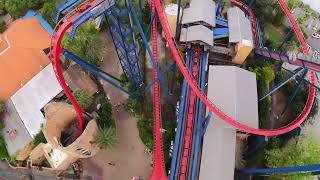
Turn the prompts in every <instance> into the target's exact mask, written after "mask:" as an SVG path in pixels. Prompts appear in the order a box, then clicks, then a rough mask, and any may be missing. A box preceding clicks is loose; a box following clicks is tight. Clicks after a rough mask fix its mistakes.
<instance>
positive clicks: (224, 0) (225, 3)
mask: <svg viewBox="0 0 320 180" xmlns="http://www.w3.org/2000/svg"><path fill="white" fill-rule="evenodd" d="M222 4H223V6H227V7H230V6H231V2H230V0H223V1H222Z"/></svg>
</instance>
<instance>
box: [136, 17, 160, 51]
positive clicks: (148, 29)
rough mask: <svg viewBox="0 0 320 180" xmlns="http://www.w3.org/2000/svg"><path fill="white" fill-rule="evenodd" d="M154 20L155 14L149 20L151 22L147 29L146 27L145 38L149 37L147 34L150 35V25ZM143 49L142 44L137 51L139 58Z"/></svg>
mask: <svg viewBox="0 0 320 180" xmlns="http://www.w3.org/2000/svg"><path fill="white" fill-rule="evenodd" d="M156 18H157V13H155V14H154V15H153V16H152V18H151V22H150V24H149V25H148V27H147V32H146V37H148V36H149V34H150V29H151V25H152V23H153V21H154V20H155V19H156ZM143 48H144V44H142V45H141V47H140V49H139V51H138V55H139V56H140V54H141V51H142V49H143Z"/></svg>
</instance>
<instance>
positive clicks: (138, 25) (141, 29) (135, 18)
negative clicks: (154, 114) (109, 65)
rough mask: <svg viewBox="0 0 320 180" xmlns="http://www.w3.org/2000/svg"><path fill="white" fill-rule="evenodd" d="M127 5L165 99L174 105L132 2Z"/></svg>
mask: <svg viewBox="0 0 320 180" xmlns="http://www.w3.org/2000/svg"><path fill="white" fill-rule="evenodd" d="M128 7H129V11H130V12H131V14H132V15H133V19H134V21H135V24H136V26H137V28H138V31H139V33H140V36H141V38H142V42H143V43H144V45H145V47H146V49H147V52H148V54H149V56H150V59H151V62H152V65H153V68H154V69H155V70H156V71H157V73H158V75H159V78H160V84H161V85H162V88H163V90H164V92H165V93H166V96H167V99H168V101H169V103H170V104H171V106H174V103H173V100H172V97H171V95H170V93H169V91H168V87H167V85H166V82H165V81H164V79H163V77H162V76H161V73H160V70H159V67H158V65H157V63H156V61H155V59H154V56H153V53H152V50H151V48H150V46H149V44H148V40H147V37H146V35H145V34H144V32H143V28H142V26H141V24H140V23H139V20H138V17H137V14H136V13H135V11H134V9H133V7H132V4H131V1H130V0H128Z"/></svg>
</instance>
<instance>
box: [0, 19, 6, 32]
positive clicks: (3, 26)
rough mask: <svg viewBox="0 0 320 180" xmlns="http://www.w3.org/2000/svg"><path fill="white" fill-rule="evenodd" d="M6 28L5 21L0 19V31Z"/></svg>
mask: <svg viewBox="0 0 320 180" xmlns="http://www.w3.org/2000/svg"><path fill="white" fill-rule="evenodd" d="M6 29H7V26H6V23H5V22H4V20H2V19H1V20H0V33H3V32H4V31H5V30H6Z"/></svg>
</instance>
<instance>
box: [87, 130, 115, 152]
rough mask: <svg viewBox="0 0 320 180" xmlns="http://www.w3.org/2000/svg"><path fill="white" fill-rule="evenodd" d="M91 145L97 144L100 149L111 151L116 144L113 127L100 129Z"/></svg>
mask: <svg viewBox="0 0 320 180" xmlns="http://www.w3.org/2000/svg"><path fill="white" fill-rule="evenodd" d="M93 143H95V144H98V145H99V147H100V149H104V150H108V149H111V148H112V147H113V146H114V145H115V144H116V143H117V135H116V129H115V128H113V127H109V128H106V129H100V132H99V134H98V135H97V137H96V139H95V141H94V142H93Z"/></svg>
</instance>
